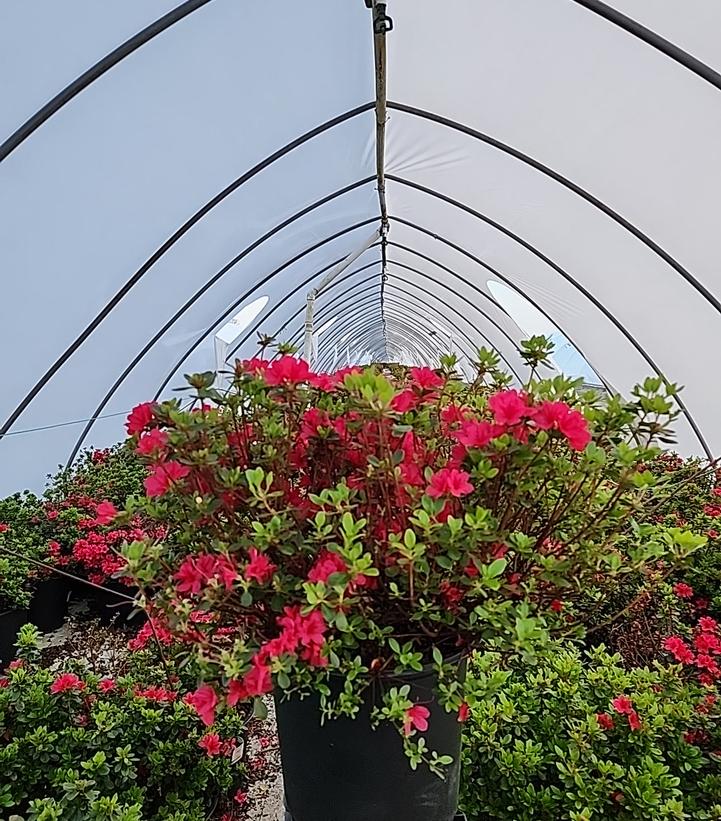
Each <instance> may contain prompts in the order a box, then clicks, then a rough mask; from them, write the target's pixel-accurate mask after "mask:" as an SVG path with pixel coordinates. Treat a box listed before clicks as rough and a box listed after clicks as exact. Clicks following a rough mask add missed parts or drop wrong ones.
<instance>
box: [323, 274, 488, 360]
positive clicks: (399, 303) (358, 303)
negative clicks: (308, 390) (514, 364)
mask: <svg viewBox="0 0 721 821" xmlns="http://www.w3.org/2000/svg"><path fill="white" fill-rule="evenodd" d="M378 284H379V283H378ZM376 287H377V284H376V283H374V284H372V285H371V286H370V287H369V288H365V289H363V290H362V291H359V292H358V293H357V294H355V295H354V300H355V301H354V307H356V308H359V309H360V308H366V307H370V305H371V303H370V302H368V298H367V297H366V298H364V299H360V296H361V294H363V293H364V292H366V291H369V290H374V289H375V288H376ZM386 287H389V288H390V287H391V286H390V283H386ZM392 290H393V291H394V292H396V291H397V292H398V293H399V295H400V296H403V297H405V298H410V297H413V299H414V300H418V302H419V303H421V300H420V298H419V297H416V296H415V295H414V294H410V293H407V292H406V291H403V290H401V289H399V288H397V287H395V286H392ZM376 304H377V303H376ZM390 304H391V305H392V306H394V307H396V308H398V309H400V310H405V309H406V308H408V307H410V308H412V309H413V311H415V305H412V306H408V305H406V304H405V302H404V300H402V299H393V300H392V301H391V302H390ZM421 304H422V303H421ZM423 307H424V308H426V310H430V311H432V312H433V314H434V316H437V317H438V318H439V319H440V320H442V321H443V322H446V323H447V322H448V319H447V317H445V316H443V315H442V314H441V313H440V311H438V310H437V309H436V308H435V306H433V305H423ZM360 315H363V314H360ZM358 316H359V315H358V314H356V313H353V314H352V315H351V314H348V315H347V318H346V319H345V320H344V321H342V323H339V325H338V328H337V329H334V334H335V335H334V336H329V337H328V338H327V341H326V342H325V343H324V344H331V343H332V344H337V342H336V337H337V335H338V331H340V332H343V331H345V330H347V329H349V323H352V322H353V321H354V320H356V319H357V318H358ZM408 318H409V319H412V320H413V321H414V322H418V323H419V324H420V321H421V319H423V315H422V314H416V313H415V312H412V313H410V315H409V317H408ZM466 321H467V322H468V320H466ZM468 324H470V322H469V323H468ZM350 327H351V329H352V325H351V326H350ZM456 330H457V332H458V333H459V334H460V335H461V336H462V337H463V338H464V339H465V340H466V342H467V343H468V346H469V349H470V350H471V351H473V350H475V348H476V346H475V345H474V344H473V342H472V341H471V339H470V337H469V336H468V335H467V334H466V332H465V331H463V330H461V329H460V328H456ZM480 335H481V336H482V334H480ZM484 338H485V337H484ZM465 355H466V356H468V353H467V352H466V353H465ZM319 361H321V360H319Z"/></svg>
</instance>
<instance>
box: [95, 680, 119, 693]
mask: <svg viewBox="0 0 721 821" xmlns="http://www.w3.org/2000/svg"><path fill="white" fill-rule="evenodd" d="M114 689H115V682H114V681H113V679H111V678H102V679H100V681H99V682H98V690H100V692H101V693H109V692H110V691H111V690H114Z"/></svg>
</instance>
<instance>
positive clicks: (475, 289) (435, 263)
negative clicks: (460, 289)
mask: <svg viewBox="0 0 721 821" xmlns="http://www.w3.org/2000/svg"><path fill="white" fill-rule="evenodd" d="M387 245H388V246H393V247H395V248H400V249H401V250H404V251H408V252H410V253H412V254H416V255H417V256H418V257H421V258H422V259H425V260H426V261H427V262H430V263H432V264H434V265H436V266H438V267H439V268H441V269H442V270H443V271H445V272H446V273H448V274H450V275H451V276H453V277H455V278H456V279H458V280H459V281H460V282H462V283H463V284H464V285H467V286H468V287H469V288H471V289H472V290H474V291H475V292H476V293H478V294H479V295H480V296H483V297H485V298H486V299H487V300H488V301H489V302H491V303H492V304H493V305H494V306H495V307H496V308H498V310H499V311H500V312H501V313H503V314H504V315H506V316H508V314H507V313H506V311H505V310H504V309H503V307H502V306H501V305H499V304H498V302H496V300H495V299H493V297H491V296H489V295H488V294H487V293H486V292H485V291H483V290H482V289H480V288H479V287H478V286H477V285H475V284H474V283H473V282H470V281H469V280H467V279H465V278H464V277H462V276H461V275H460V274H457V273H455V272H454V271H452V270H451V269H450V268H447V267H446V266H445V265H443V264H442V263H440V262H438V261H436V260H434V259H432V258H431V257H428V256H426V255H425V254H421V253H420V252H419V251H415V250H414V249H412V248H409V247H407V246H405V245H400V244H399V243H397V242H391V241H388V242H387ZM388 262H389V264H394V265H397V266H398V267H400V268H405V269H406V270H408V271H413V273H415V274H418V275H420V276H422V277H425V278H426V279H429V280H431V281H433V282H436V283H439V280H434V279H433V278H432V277H430V276H428V274H424V273H423V272H422V271H419V270H418V269H417V268H413V267H412V266H410V265H406V264H404V263H402V262H397V261H396V262H393V263H391V261H390V260H389V261H388ZM402 281H404V282H405V281H406V280H402ZM453 293H454V295H456V296H458V297H459V298H460V299H462V300H463V301H464V302H466V304H468V305H469V306H471V307H472V308H473V309H474V310H476V311H478V313H480V314H481V315H482V316H484V317H485V318H486V319H487V320H488V321H489V322H490V323H491V324H492V325H493V326H494V327H495V328H497V329H498V330H499V331H500V332H501V334H502V335H503V336H505V337H506V339H507V340H508V341H509V342H510V343H511V345H512V346H513V347H514V348H515V349H516V350H517V351H519V353H520V350H521V349H520V347H519V346H518V343H516V342H515V341H514V339H513V338H512V337H511V336H510V335H509V334H508V333H507V332H506V330H505V329H504V328H503V327H502V326H500V325H499V324H498V323H497V322H496V321H495V320H494V319H493V318H492V317H491V316H490V315H489V314H487V313H486V312H485V311H483V310H482V309H481V308H479V307H478V306H477V305H474V304H473V303H472V302H470V301H469V300H468V299H466V298H465V297H464V296H463V295H462V294H457V293H456V292H455V291H454V292H453ZM529 302H532V300H530V299H529ZM301 310H302V309H301ZM299 313H300V311H298V312H296V313H295V314H294V315H293V316H292V317H291V319H290V320H288V321H287V322H286V323H285V325H283V327H282V328H281V329H280V330H279V332H278V333H280V332H282V331H283V330H284V329H285V327H286V326H287V325H288V324H289V323H290V322H291V321H293V320H294V319H295V318H296V317H297V316H298V314H299ZM296 336H297V333H296ZM291 339H292V338H291ZM484 339H486V341H487V342H488V344H489V345H490V344H492V343H491V341H490V340H489V339H487V338H486V337H484ZM509 367H510V365H509Z"/></svg>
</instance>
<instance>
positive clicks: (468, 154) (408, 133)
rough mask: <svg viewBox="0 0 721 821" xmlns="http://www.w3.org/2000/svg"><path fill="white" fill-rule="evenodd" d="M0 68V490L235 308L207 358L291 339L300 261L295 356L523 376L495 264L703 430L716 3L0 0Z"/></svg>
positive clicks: (616, 375)
mask: <svg viewBox="0 0 721 821" xmlns="http://www.w3.org/2000/svg"><path fill="white" fill-rule="evenodd" d="M0 66H1V71H2V75H3V77H4V78H5V82H4V83H3V84H2V88H0V214H1V215H2V219H1V220H0V255H2V275H3V283H4V288H3V296H2V302H1V305H2V320H1V321H0V333H1V334H2V343H3V351H4V352H5V357H4V362H3V390H2V392H1V393H0V405H1V407H0V464H1V465H2V471H0V481H1V482H2V488H0V490H2V492H4V493H9V492H12V491H14V490H15V489H16V488H17V487H18V486H20V485H23V486H25V485H27V486H29V487H34V488H36V489H37V488H39V487H41V486H42V483H43V480H44V477H45V476H46V474H47V473H49V472H50V471H52V470H54V469H55V468H56V467H57V465H59V464H66V463H67V462H69V461H71V460H72V459H73V458H74V456H75V455H76V454H77V453H78V452H79V450H80V449H81V448H83V447H85V446H87V445H89V444H93V445H104V444H108V443H111V442H114V441H117V440H118V439H119V438H121V436H122V433H123V428H122V424H123V420H124V417H125V415H126V414H127V412H128V410H129V409H130V408H131V407H132V406H133V405H135V404H136V403H138V402H140V401H143V400H147V399H150V398H153V397H168V396H172V395H174V394H172V389H173V388H174V387H176V386H177V385H178V384H180V383H181V382H182V375H183V373H185V372H188V371H193V370H207V369H212V368H215V367H216V364H217V363H216V359H217V356H216V354H217V351H218V350H220V348H219V347H218V346H217V345H215V342H216V336H217V334H218V332H219V331H220V330H221V329H223V328H225V327H226V326H227V325H228V323H229V322H232V321H233V318H234V317H236V316H238V314H239V312H241V311H242V310H243V309H244V307H246V306H248V305H251V304H253V305H260V306H261V307H260V308H258V311H257V315H254V316H253V318H252V319H251V320H250V321H249V323H247V325H243V326H242V329H241V325H242V323H240V324H237V326H236V327H237V328H238V329H239V330H238V333H237V334H233V333H231V334H229V335H228V334H226V335H225V336H224V337H223V347H222V350H223V352H224V355H227V357H228V358H229V359H230V360H232V359H233V358H235V357H236V356H249V355H252V353H253V352H254V350H255V349H256V340H257V333H258V332H260V333H263V334H272V335H276V334H278V335H279V338H284V339H291V340H294V341H295V342H296V343H298V344H302V338H303V328H304V322H305V310H306V297H307V294H308V292H309V291H311V290H312V289H313V288H316V287H317V286H318V285H319V284H320V283H321V282H322V281H323V278H324V277H327V275H328V274H329V273H331V274H335V277H334V279H333V281H332V282H331V283H330V284H329V285H328V287H327V288H324V289H322V290H321V291H320V293H319V294H318V296H317V298H316V305H315V311H316V314H317V327H318V328H321V327H322V326H324V327H323V331H322V333H320V334H316V338H315V342H314V346H313V351H312V355H313V358H314V363H315V364H316V365H317V367H323V368H332V367H334V366H337V365H341V364H346V363H347V362H351V361H355V362H364V361H370V360H372V359H376V360H378V359H380V360H407V361H411V362H428V363H433V362H435V361H436V359H437V356H438V354H439V352H446V351H447V350H448V348H449V344H450V345H451V346H454V347H455V350H456V352H457V353H458V354H459V356H460V357H461V362H462V363H463V361H464V357H467V356H470V355H472V353H473V349H474V348H477V347H478V346H479V345H486V346H489V345H490V346H492V347H493V348H495V349H496V350H497V351H498V353H499V355H500V356H501V358H502V360H503V361H504V363H505V366H506V367H507V368H508V370H509V372H510V373H512V374H514V375H515V378H516V379H517V380H522V379H523V378H524V375H525V374H524V365H523V362H522V360H521V358H520V356H519V351H518V344H519V342H520V340H521V339H523V338H524V336H525V333H524V329H522V328H521V327H520V326H519V323H518V322H517V321H515V320H514V318H513V317H512V316H511V315H510V314H509V312H508V311H507V310H506V308H505V307H504V305H503V304H502V303H501V302H499V300H498V299H497V298H496V296H494V291H493V289H491V288H490V287H489V283H491V284H493V283H503V284H504V285H505V286H507V287H508V288H510V289H511V290H513V291H515V292H517V293H519V294H521V295H523V296H524V297H525V298H526V299H527V300H528V301H529V303H530V304H532V305H533V306H534V309H535V310H537V311H539V312H540V313H541V314H543V316H544V317H546V319H547V320H548V321H549V322H550V323H551V324H552V325H553V326H554V327H555V328H557V329H558V331H559V332H560V333H561V334H563V335H564V337H565V338H566V339H567V340H569V342H570V343H571V344H572V345H573V346H574V347H575V348H576V349H577V351H578V352H580V354H581V355H582V356H583V357H584V358H585V360H586V361H587V362H588V363H589V365H590V366H591V367H592V368H593V370H594V371H595V373H596V374H598V377H599V379H600V380H602V382H603V383H604V385H606V386H607V387H609V388H610V389H612V390H616V391H619V392H620V393H622V394H627V393H628V392H629V391H630V389H631V388H632V386H633V385H634V384H635V383H636V382H638V381H639V380H641V379H643V378H644V377H645V376H647V375H658V374H662V375H664V376H665V377H666V378H667V379H669V380H670V381H672V382H677V383H680V384H682V385H684V390H683V392H682V394H681V398H680V400H679V406H680V411H681V413H680V416H679V419H678V423H677V438H678V443H679V444H678V447H679V449H680V450H681V451H683V452H685V453H689V454H699V455H706V456H712V455H714V454H716V453H718V452H719V451H720V450H721V432H720V431H719V427H718V424H717V419H716V407H717V404H718V400H719V396H718V393H719V389H718V387H717V386H716V384H715V380H714V376H715V367H714V362H715V359H716V349H717V347H718V343H719V340H720V339H721V279H720V277H719V273H718V262H719V258H720V257H721V234H720V233H719V231H718V225H717V223H718V214H719V206H718V191H719V182H720V181H721V150H719V145H720V143H719V134H721V74H720V73H719V71H721V6H719V4H718V3H717V2H715V0H687V2H685V3H683V4H680V3H678V2H674V0H614V2H613V3H610V4H606V3H603V2H600V1H599V0H544V2H538V0H447V1H446V2H445V3H437V2H431V0H389V2H388V3H387V4H386V3H381V2H376V0H365V2H364V0H342V2H341V0H307V1H306V2H287V1H285V2H284V0H265V1H264V2H262V3H249V2H239V0H187V2H184V3H178V2H177V0H125V1H124V2H122V3H97V2H94V0H65V2H63V3H57V2H52V0H35V2H32V3H29V2H26V0H5V2H4V3H2V6H1V7H0ZM261 298H264V301H262V302H259V300H261ZM251 314H252V311H251ZM246 315H248V314H247V312H246Z"/></svg>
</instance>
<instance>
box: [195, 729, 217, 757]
mask: <svg viewBox="0 0 721 821" xmlns="http://www.w3.org/2000/svg"><path fill="white" fill-rule="evenodd" d="M198 747H200V748H201V749H202V750H205V753H206V755H207V756H208V757H209V758H212V757H213V756H214V755H220V753H221V752H222V751H223V745H222V743H221V741H220V736H219V735H218V734H217V733H207V734H206V735H204V736H203V737H202V738H201V739H200V741H198Z"/></svg>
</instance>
